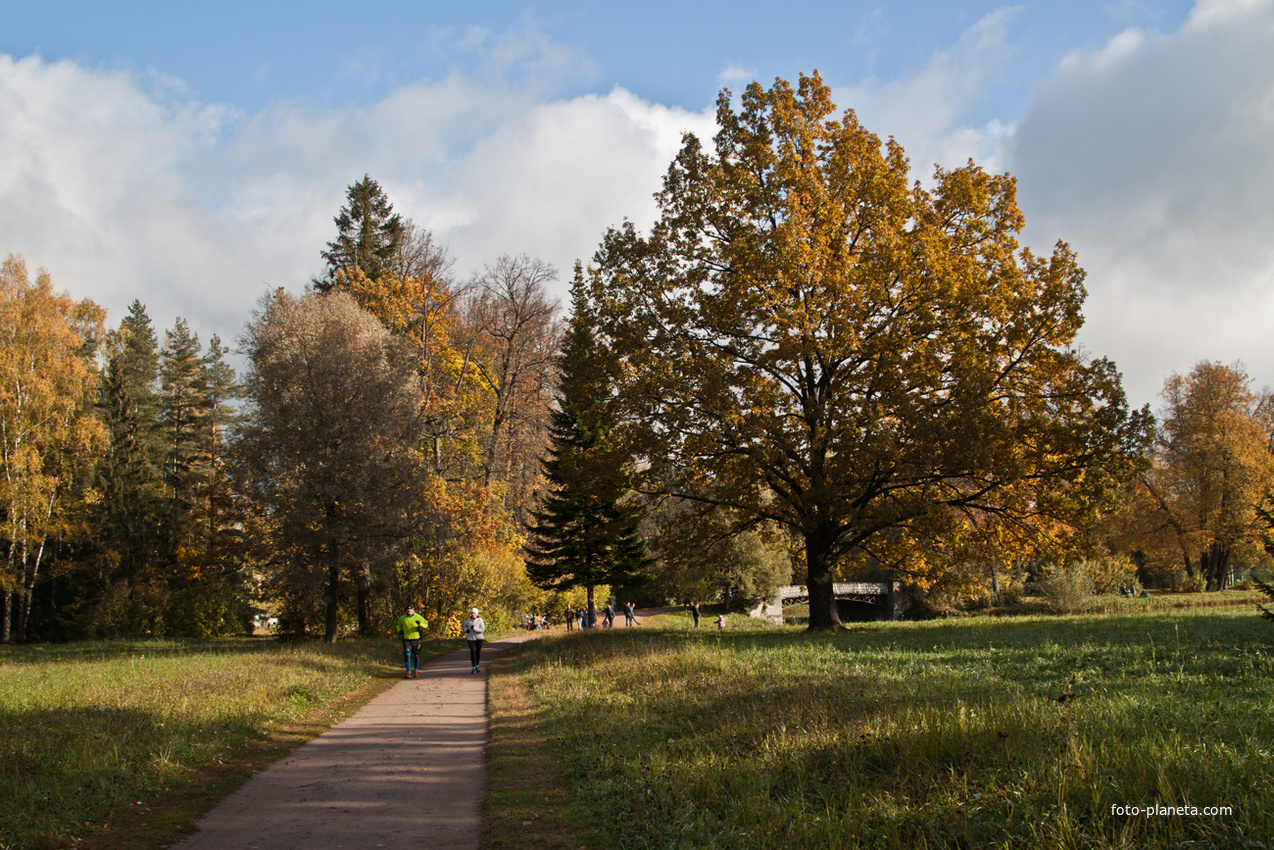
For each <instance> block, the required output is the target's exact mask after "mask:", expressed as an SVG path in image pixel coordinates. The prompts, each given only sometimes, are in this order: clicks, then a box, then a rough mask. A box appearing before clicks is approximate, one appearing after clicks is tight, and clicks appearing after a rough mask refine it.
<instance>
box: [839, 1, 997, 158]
mask: <svg viewBox="0 0 1274 850" xmlns="http://www.w3.org/2000/svg"><path fill="white" fill-rule="evenodd" d="M1013 14H1014V10H1013V9H1011V8H1006V9H1000V10H997V11H995V12H992V13H991V14H989V15H986V16H985V17H983V18H982V19H981V20H979V21H978V22H977V23H976V24H975V25H973V26H972V27H970V28H969V29H967V30H965V31H964V32H963V33H962V34H961V35H960V38H959V39H958V40H957V41H956V43H955V44H953V45H952V46H951V47H949V48H947V49H945V50H941V51H938V52H937V53H935V54H934V55H933V56H932V57H931V58H930V60H929V62H928V63H927V64H926V65H925V66H924V67H923V68H921V69H919V70H917V71H915V72H912V73H910V74H906V75H903V76H901V77H899V78H897V79H892V80H881V79H877V78H872V79H868V80H864V81H861V82H856V83H851V84H837V85H835V86H834V89H835V98H836V102H837V103H838V104H839V105H840V106H841V107H842V108H845V107H852V108H853V109H854V111H855V112H856V113H857V115H858V118H859V120H860V121H862V123H863V126H865V127H866V128H867V129H869V130H871V131H872V132H874V133H876V134H877V135H880V136H881V137H887V136H893V137H894V138H895V139H897V140H898V142H899V143H900V144H901V145H902V146H903V148H904V149H905V150H906V151H907V156H908V158H909V159H910V161H911V167H912V169H913V170H914V171H915V172H916V173H917V175H918V176H920V177H922V178H927V177H929V176H930V174H931V172H932V170H933V165H934V164H935V163H936V164H939V165H943V166H945V167H948V168H949V167H952V166H958V165H963V164H964V162H965V161H966V160H968V159H969V158H972V159H973V160H975V161H976V162H977V163H978V164H980V165H982V166H984V167H987V168H990V169H993V170H995V169H997V168H998V166H999V160H998V154H999V150H1000V148H1001V145H1002V143H1003V141H1004V139H1005V137H1006V136H1007V134H1008V131H1009V129H1010V128H1008V127H1007V126H1005V125H1004V124H1003V123H1001V122H1000V121H999V120H992V121H990V122H988V123H986V124H984V125H982V126H975V125H971V124H969V123H967V116H968V115H969V113H970V111H971V110H972V107H973V106H974V105H975V104H976V103H977V102H978V101H979V100H980V99H981V98H982V97H983V96H984V95H985V92H986V89H987V87H988V84H989V82H990V81H991V80H992V79H993V78H994V77H995V75H997V74H999V73H1002V72H1003V71H1004V69H1005V67H1006V65H1007V63H1008V59H1009V55H1010V53H1011V47H1010V45H1009V39H1008V25H1009V22H1010V20H1011V19H1012V16H1013Z"/></svg>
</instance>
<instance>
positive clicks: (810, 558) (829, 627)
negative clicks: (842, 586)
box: [805, 528, 841, 632]
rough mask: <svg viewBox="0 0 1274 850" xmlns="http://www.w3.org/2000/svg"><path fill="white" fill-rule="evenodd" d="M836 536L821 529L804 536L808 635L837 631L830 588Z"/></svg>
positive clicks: (838, 622) (834, 597) (838, 615)
mask: <svg viewBox="0 0 1274 850" xmlns="http://www.w3.org/2000/svg"><path fill="white" fill-rule="evenodd" d="M835 542H836V533H835V531H833V530H831V529H826V528H822V529H819V530H818V531H816V532H814V533H813V534H806V535H805V563H806V566H807V567H808V570H809V574H808V575H807V576H806V578H805V587H806V589H807V590H808V591H809V598H810V625H809V630H810V631H811V632H816V631H817V632H823V631H837V630H839V629H840V627H841V621H840V613H839V612H838V611H837V610H836V591H835V588H834V587H833V586H832V578H833V576H832V572H833V570H834V568H835V567H836V555H835V552H834V546H835Z"/></svg>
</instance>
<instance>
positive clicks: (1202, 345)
mask: <svg viewBox="0 0 1274 850" xmlns="http://www.w3.org/2000/svg"><path fill="white" fill-rule="evenodd" d="M1271 44H1274V2H1269V0H1204V2H1200V3H1199V4H1198V5H1197V6H1196V8H1195V9H1194V10H1193V12H1192V14H1191V15H1190V17H1189V19H1188V20H1187V22H1186V23H1185V25H1184V26H1183V27H1182V28H1181V30H1180V31H1179V32H1176V33H1173V34H1170V35H1161V34H1156V33H1148V32H1142V31H1138V30H1129V31H1126V32H1124V33H1121V34H1120V35H1118V36H1117V37H1115V38H1114V39H1112V40H1111V41H1110V42H1109V43H1108V44H1106V45H1104V46H1103V47H1102V48H1101V49H1099V50H1095V51H1091V52H1082V53H1076V54H1074V55H1072V56H1070V57H1068V58H1067V59H1066V61H1065V62H1063V63H1062V65H1061V67H1060V68H1059V69H1058V70H1057V72H1056V73H1055V74H1054V75H1053V77H1052V78H1051V79H1049V80H1048V81H1047V82H1046V83H1045V84H1043V85H1042V86H1040V87H1039V89H1038V90H1037V91H1036V92H1035V94H1034V96H1033V98H1032V101H1031V104H1030V106H1029V107H1028V110H1027V112H1026V114H1025V115H1024V116H1023V117H1022V119H1021V121H1020V122H1019V123H1018V125H1017V127H1016V128H1015V130H1014V132H1013V135H1012V139H1011V141H1010V143H1009V145H1008V147H1007V150H1006V155H1005V161H1006V164H1007V167H1008V168H1009V170H1011V171H1012V172H1013V173H1014V174H1015V175H1016V176H1017V177H1018V179H1019V199H1020V202H1021V204H1022V206H1023V209H1024V210H1025V211H1026V214H1027V221H1028V234H1027V237H1028V240H1029V241H1031V242H1032V243H1033V244H1036V245H1039V246H1041V247H1043V248H1047V247H1049V246H1050V245H1051V243H1052V241H1053V240H1054V239H1056V238H1064V239H1066V240H1067V241H1068V242H1070V243H1071V244H1072V246H1073V247H1075V249H1076V250H1077V251H1078V253H1079V257H1080V261H1081V263H1082V264H1083V265H1084V266H1085V267H1086V268H1087V270H1088V272H1089V280H1088V288H1089V300H1088V306H1087V310H1086V313H1087V315H1088V317H1089V318H1088V324H1087V327H1086V331H1085V342H1086V345H1087V346H1088V348H1089V349H1091V350H1092V351H1093V352H1094V353H1100V354H1109V355H1111V356H1113V357H1114V359H1115V360H1116V362H1117V363H1118V364H1119V365H1120V367H1121V369H1122V370H1123V372H1124V374H1125V379H1126V380H1125V383H1126V385H1127V386H1128V389H1129V394H1130V396H1131V397H1132V398H1133V399H1134V400H1136V401H1139V402H1147V401H1149V402H1153V401H1155V399H1156V397H1157V393H1158V391H1159V389H1160V388H1161V387H1162V383H1163V379H1164V377H1166V376H1167V375H1168V374H1169V373H1171V372H1184V371H1188V370H1189V369H1190V368H1191V366H1192V365H1193V364H1194V362H1196V361H1197V360H1200V359H1208V360H1220V361H1224V362H1230V361H1233V360H1243V361H1245V362H1246V363H1247V364H1248V366H1249V369H1250V371H1251V372H1252V374H1253V376H1254V377H1255V378H1256V380H1257V382H1258V383H1274V334H1271V333H1270V319H1271V318H1272V317H1274V312H1271V308H1272V307H1274V295H1272V294H1271V292H1272V290H1274V287H1272V286H1271V284H1274V241H1271V239H1270V234H1271V233H1274V200H1272V197H1274V195H1271V192H1270V187H1271V186H1274V63H1272V62H1271V61H1270V45H1271Z"/></svg>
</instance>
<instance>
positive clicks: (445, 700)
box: [173, 636, 530, 850]
mask: <svg viewBox="0 0 1274 850" xmlns="http://www.w3.org/2000/svg"><path fill="white" fill-rule="evenodd" d="M528 637H530V636H527V637H517V638H511V639H506V640H498V641H489V642H487V643H486V644H485V645H484V646H483V649H482V661H483V665H482V667H483V671H482V672H481V673H479V674H478V675H474V674H473V673H471V672H470V666H469V650H468V649H467V648H464V649H460V650H457V651H455V652H452V653H449V654H448V655H444V656H441V657H439V658H436V659H434V660H432V661H430V662H428V663H426V664H425V665H424V666H422V667H421V668H420V678H418V679H404V680H403V681H401V682H399V683H398V684H397V685H395V686H394V687H392V688H390V689H389V690H388V691H386V692H385V693H383V694H381V695H380V696H378V697H376V698H375V699H373V700H372V701H371V702H369V703H368V704H367V705H365V706H364V707H363V708H362V709H360V710H359V711H358V712H357V713H355V714H354V715H353V716H351V717H349V718H348V719H346V720H344V721H342V722H341V723H338V724H337V725H336V726H333V727H332V728H331V729H330V730H328V731H327V732H325V733H323V734H322V735H320V736H319V737H317V738H315V739H313V740H312V741H309V742H307V743H306V744H304V745H302V746H301V747H298V748H297V749H296V750H294V751H293V752H291V753H289V754H288V755H286V756H284V757H283V758H281V759H279V760H278V761H276V762H275V763H274V764H272V765H270V767H268V768H267V769H265V770H263V771H261V772H260V773H258V774H256V775H255V776H253V777H252V778H251V779H249V780H248V782H247V783H246V784H244V785H243V786H242V787H241V788H240V789H239V790H238V791H235V792H234V793H233V794H231V795H230V796H229V797H227V798H226V799H224V800H222V801H221V803H219V804H218V805H217V807H216V808H214V809H213V810H212V811H210V812H208V813H207V814H206V815H204V817H203V818H202V819H201V820H199V821H198V822H197V824H196V831H195V832H194V833H193V834H192V835H190V836H188V837H186V838H185V839H184V840H182V841H181V842H179V843H177V844H175V845H173V847H174V850H374V848H377V847H387V848H390V847H392V848H397V847H403V846H420V845H422V843H423V846H427V847H431V848H477V847H478V843H479V837H480V834H481V827H482V803H483V800H484V799H485V798H486V789H487V772H486V756H485V748H486V742H487V729H488V719H487V705H486V679H487V676H486V664H487V660H488V658H489V657H490V656H493V655H495V654H496V653H498V652H499V651H500V649H501V648H502V647H503V646H506V645H508V644H509V643H515V642H520V641H522V640H527V639H528Z"/></svg>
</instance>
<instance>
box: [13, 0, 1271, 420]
mask: <svg viewBox="0 0 1274 850" xmlns="http://www.w3.org/2000/svg"><path fill="white" fill-rule="evenodd" d="M193 5H194V4H172V3H159V2H150V3H140V2H133V3H129V2H123V3H114V4H109V5H108V4H99V3H87V2H85V3H58V2H47V3H43V4H35V3H16V2H9V0H0V115H3V116H4V119H3V120H0V252H9V251H15V252H19V253H22V254H24V255H25V256H26V258H27V260H28V262H29V263H30V264H31V265H40V266H45V267H47V268H48V269H49V270H50V272H51V273H52V275H53V278H54V280H55V282H56V283H57V284H58V285H59V286H60V287H62V288H66V289H69V290H70V291H71V292H72V294H74V295H76V296H77V297H90V298H93V299H94V300H96V301H98V302H99V303H101V304H103V305H104V306H106V307H107V308H108V309H109V310H110V315H111V321H112V322H118V320H119V319H120V318H121V317H122V315H123V310H124V308H125V307H126V305H127V304H128V302H129V301H131V300H132V299H133V298H134V297H136V298H140V299H141V300H142V301H143V302H144V303H146V304H147V306H148V308H149V309H150V312H151V315H152V317H153V318H154V319H155V322H156V324H157V326H158V327H159V328H160V329H161V330H162V329H163V328H166V327H168V326H170V325H171V323H172V321H173V319H174V318H175V317H176V316H179V315H180V316H183V317H185V318H187V319H188V320H190V322H191V325H192V327H194V328H195V329H196V330H198V331H199V332H200V334H201V337H202V338H204V339H205V340H206V339H207V337H208V336H209V335H210V334H211V333H219V334H220V335H221V336H222V337H223V339H227V340H229V339H233V337H234V336H235V335H236V334H237V333H238V332H239V330H240V329H241V328H242V326H243V324H244V322H245V321H246V320H247V318H248V315H249V313H250V311H251V309H252V306H253V304H254V302H255V301H256V299H257V298H258V297H259V295H260V294H261V293H262V292H264V291H265V290H266V289H267V288H270V287H274V286H284V287H287V288H289V289H293V290H299V289H301V288H302V287H303V286H304V283H305V281H306V280H307V279H308V278H309V277H310V276H311V275H313V274H315V273H317V272H318V271H319V270H320V267H321V259H320V257H319V251H320V250H321V249H322V247H323V244H324V243H325V242H326V241H327V240H328V239H330V238H331V236H332V231H333V225H332V221H331V219H332V216H334V215H335V214H336V211H337V209H338V208H339V207H340V205H341V203H342V200H343V192H344V189H345V187H346V186H347V185H348V184H350V183H351V182H353V181H355V180H357V179H358V178H360V177H361V176H362V175H363V174H364V173H369V174H371V175H372V176H373V177H376V178H377V179H378V180H379V181H380V182H381V183H382V184H383V185H384V186H385V188H386V189H387V191H388V193H389V195H390V198H391V200H393V202H394V204H395V206H396V208H397V209H398V210H400V211H401V212H403V213H405V214H406V215H408V216H410V217H411V218H413V219H414V220H415V221H417V222H419V223H421V224H423V225H425V226H428V227H430V228H431V229H432V230H433V231H434V233H435V235H436V236H437V237H438V239H439V240H440V241H442V242H443V243H446V244H447V245H448V246H449V247H450V250H451V251H452V253H453V255H454V256H455V259H456V270H457V274H458V275H459V276H460V277H461V278H462V279H463V278H464V277H465V276H467V275H469V274H472V273H473V272H474V271H476V270H478V269H480V268H481V267H482V266H483V265H484V264H486V263H491V262H494V260H495V259H496V258H497V257H498V256H499V255H500V254H502V253H514V254H516V253H528V254H531V255H534V256H538V257H541V258H543V259H547V260H549V261H550V262H552V263H554V264H556V265H557V266H558V267H559V268H560V269H562V270H563V278H565V277H566V276H567V274H568V272H569V268H570V265H571V263H572V262H573V261H574V260H575V259H576V258H581V259H587V257H588V256H589V255H590V254H591V253H592V250H593V249H594V248H595V246H596V244H597V242H598V240H599V238H600V236H601V234H602V232H603V231H604V229H605V228H606V227H607V226H610V225H613V224H616V223H618V222H619V221H620V220H622V218H624V217H628V218H631V219H633V220H634V221H635V222H637V224H638V225H639V226H643V225H645V224H648V223H649V221H650V220H651V219H652V217H653V215H654V206H653V203H652V201H651V193H652V192H654V191H655V190H656V189H657V188H658V185H659V178H660V176H661V175H662V173H663V171H664V169H665V168H666V167H667V164H668V162H669V160H670V159H671V157H672V155H673V154H674V153H675V151H676V148H677V146H678V143H679V138H680V134H681V133H682V132H683V131H686V130H690V131H694V132H698V133H701V134H705V135H706V134H710V133H711V132H712V122H711V115H712V107H713V103H714V100H715V97H716V94H717V92H718V90H719V89H720V88H721V87H722V86H729V87H731V88H732V89H735V90H738V89H739V88H741V87H742V86H743V85H744V84H746V82H748V81H749V80H752V79H759V80H761V81H762V82H763V83H767V84H768V83H769V82H771V81H772V80H773V78H774V77H775V76H782V77H785V78H789V79H792V78H795V77H796V76H797V75H798V74H799V73H800V72H802V71H810V70H813V69H817V70H819V71H820V73H822V75H823V77H824V79H825V80H826V81H827V82H828V83H829V84H830V85H831V86H832V88H833V90H834V92H835V96H836V100H837V102H838V103H839V104H840V106H842V107H852V108H854V109H855V110H856V111H857V112H858V114H859V117H860V118H861V119H862V120H863V122H864V124H865V125H866V126H867V127H868V128H869V129H872V130H874V131H875V132H877V133H878V134H880V135H882V136H889V135H893V136H895V137H896V138H897V139H898V141H899V142H900V143H901V144H902V145H903V146H904V147H905V148H906V150H907V152H908V154H909V155H910V157H911V161H912V164H913V168H914V169H915V171H916V173H917V176H918V177H924V176H925V175H927V174H928V173H929V172H930V171H931V168H932V164H933V163H935V162H937V163H941V164H944V165H956V164H960V163H963V162H964V161H965V159H967V158H968V157H973V158H974V159H975V160H976V161H977V162H979V163H980V164H983V165H985V166H987V167H988V168H991V169H994V170H997V171H1002V170H1008V171H1010V172H1011V173H1013V174H1014V175H1016V176H1017V177H1018V179H1019V202H1020V204H1021V206H1022V207H1023V209H1024V211H1025V212H1026V215H1027V221H1028V227H1027V232H1026V240H1027V241H1028V242H1030V243H1031V244H1033V245H1034V246H1035V247H1037V248H1042V249H1047V248H1049V247H1050V246H1051V245H1052V243H1053V241H1054V240H1056V239H1058V238H1063V239H1066V240H1067V241H1069V242H1070V243H1071V244H1072V245H1073V247H1075V249H1076V250H1077V251H1078V253H1079V258H1080V262H1081V264H1083V265H1084V266H1085V267H1086V268H1087V269H1088V272H1089V278H1088V288H1089V293H1090V296H1089V301H1088V308H1087V310H1086V314H1087V316H1088V325H1087V327H1086V330H1085V332H1084V336H1083V343H1084V345H1085V347H1086V348H1087V349H1088V350H1089V351H1090V352H1091V353H1093V354H1101V355H1109V356H1112V357H1113V358H1114V359H1115V360H1116V362H1117V363H1118V364H1119V365H1120V367H1121V368H1122V369H1123V371H1124V374H1125V384H1126V386H1127V387H1128V389H1129V394H1130V397H1131V399H1132V400H1133V401H1135V402H1137V403H1144V402H1151V403H1154V402H1156V395H1157V393H1158V390H1159V388H1160V387H1161V386H1162V382H1163V379H1164V377H1165V376H1166V375H1168V374H1169V373H1170V372H1173V371H1177V372H1183V371H1186V370H1188V369H1189V368H1190V367H1191V366H1192V365H1193V364H1194V363H1195V362H1196V361H1198V360H1200V359H1209V360H1220V361H1223V362H1227V363H1229V362H1233V361H1236V360H1242V361H1243V362H1244V363H1245V364H1246V366H1247V368H1248V370H1249V372H1250V373H1251V374H1252V376H1253V378H1254V379H1255V381H1256V383H1257V384H1258V385H1265V384H1274V334H1271V333H1270V325H1271V322H1270V319H1271V318H1274V285H1272V284H1274V240H1271V239H1270V234H1271V233H1274V200H1271V198H1274V191H1271V189H1274V185H1272V184H1274V62H1272V61H1270V59H1269V57H1270V56H1271V55H1274V0H1199V2H1183V1H1182V0H1145V2H1139V1H1138V0H1110V2H1101V0H1075V2H1068V3H1061V2H1056V3H1054V2H1049V3H1031V4H1022V5H1004V4H996V3H993V2H966V3H946V2H921V0H898V2H893V3H889V4H884V3H853V2H850V3H811V2H789V3H786V4H774V3H764V4H761V3H746V2H735V3H721V2H707V3H686V2H681V3H672V2H646V3H643V4H615V3H585V2H567V1H566V0H560V2H542V3H532V4H523V3H498V2H492V3H481V4H460V3H438V2H416V3H378V4H359V5H354V4H348V3H331V2H316V3H306V4H301V3H241V2H223V3H218V4H215V5H213V4H204V5H201V6H199V7H196V8H191V7H192V6H193ZM564 290H565V285H564V284H563V286H562V287H561V291H562V292H564Z"/></svg>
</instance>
